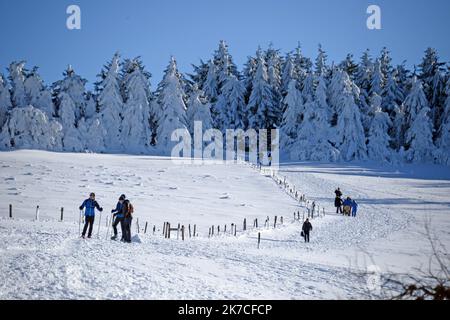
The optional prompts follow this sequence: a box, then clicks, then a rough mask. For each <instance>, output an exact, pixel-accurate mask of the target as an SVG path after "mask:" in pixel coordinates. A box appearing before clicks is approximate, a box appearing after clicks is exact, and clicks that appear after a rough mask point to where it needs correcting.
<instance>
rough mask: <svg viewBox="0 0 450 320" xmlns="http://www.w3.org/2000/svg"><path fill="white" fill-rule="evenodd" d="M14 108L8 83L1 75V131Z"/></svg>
mask: <svg viewBox="0 0 450 320" xmlns="http://www.w3.org/2000/svg"><path fill="white" fill-rule="evenodd" d="M11 108H12V103H11V94H10V92H9V87H8V83H7V82H6V79H5V78H4V76H3V75H2V74H1V73H0V131H1V129H2V127H3V124H4V123H5V122H6V118H7V116H8V113H9V111H10V110H11Z"/></svg>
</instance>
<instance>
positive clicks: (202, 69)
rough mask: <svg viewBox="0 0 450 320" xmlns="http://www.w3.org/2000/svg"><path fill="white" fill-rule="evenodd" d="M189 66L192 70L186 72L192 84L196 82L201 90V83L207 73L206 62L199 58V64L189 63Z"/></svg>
mask: <svg viewBox="0 0 450 320" xmlns="http://www.w3.org/2000/svg"><path fill="white" fill-rule="evenodd" d="M191 66H192V69H194V72H193V73H189V74H188V77H189V78H190V82H191V83H192V85H194V84H196V85H197V88H198V89H199V90H203V85H204V83H205V81H206V76H207V75H208V69H209V66H208V63H206V62H204V61H203V60H202V59H200V63H199V65H195V64H191Z"/></svg>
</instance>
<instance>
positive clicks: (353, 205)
mask: <svg viewBox="0 0 450 320" xmlns="http://www.w3.org/2000/svg"><path fill="white" fill-rule="evenodd" d="M357 212H358V204H357V203H356V201H355V200H352V217H356V213H357Z"/></svg>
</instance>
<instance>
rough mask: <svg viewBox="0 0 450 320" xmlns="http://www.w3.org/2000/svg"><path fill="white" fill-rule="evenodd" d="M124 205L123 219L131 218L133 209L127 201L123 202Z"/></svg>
mask: <svg viewBox="0 0 450 320" xmlns="http://www.w3.org/2000/svg"><path fill="white" fill-rule="evenodd" d="M124 205H125V217H131V218H133V213H134V207H133V205H132V204H131V202H130V201H128V200H127V201H125V202H124Z"/></svg>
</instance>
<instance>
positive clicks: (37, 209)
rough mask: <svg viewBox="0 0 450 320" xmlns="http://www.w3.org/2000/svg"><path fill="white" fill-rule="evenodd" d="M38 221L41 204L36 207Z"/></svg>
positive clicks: (37, 219)
mask: <svg viewBox="0 0 450 320" xmlns="http://www.w3.org/2000/svg"><path fill="white" fill-rule="evenodd" d="M36 221H39V206H37V207H36Z"/></svg>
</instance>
